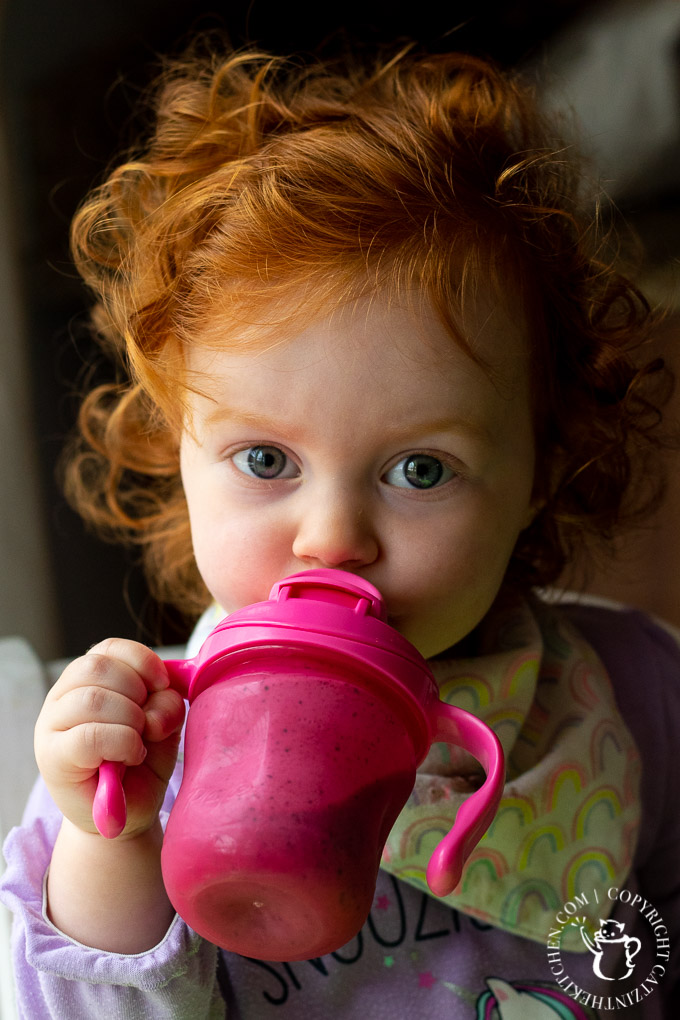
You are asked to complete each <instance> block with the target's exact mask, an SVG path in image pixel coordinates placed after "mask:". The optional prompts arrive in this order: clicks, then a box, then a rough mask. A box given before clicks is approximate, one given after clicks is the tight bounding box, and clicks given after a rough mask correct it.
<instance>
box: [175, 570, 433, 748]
mask: <svg viewBox="0 0 680 1020" xmlns="http://www.w3.org/2000/svg"><path fill="white" fill-rule="evenodd" d="M272 646H273V647H276V648H277V649H283V648H295V649H296V650H298V651H303V650H304V652H305V653H306V654H313V655H315V656H316V657H317V658H321V659H323V660H325V661H326V662H328V661H331V662H333V661H337V662H338V664H339V663H344V664H345V665H347V663H348V661H349V662H351V664H353V666H354V668H355V669H356V670H358V671H359V673H361V674H362V675H366V674H367V673H369V674H370V675H372V676H376V675H377V676H382V677H383V678H384V679H385V680H386V681H387V682H388V683H389V685H390V688H391V690H392V692H393V693H394V694H396V695H397V696H400V697H401V699H402V700H403V699H405V700H406V701H407V702H408V703H409V706H410V708H411V709H413V708H414V707H415V708H420V709H421V711H422V710H425V711H427V709H428V708H429V706H430V703H431V702H432V701H433V700H434V699H438V692H437V687H436V683H435V681H434V678H433V676H432V673H431V671H430V668H429V666H428V665H427V663H426V661H425V659H424V658H423V657H422V655H421V654H420V652H418V650H417V649H416V648H414V646H413V645H412V644H411V643H410V641H408V640H407V639H406V638H405V637H403V636H402V635H401V634H399V633H398V631H396V630H395V629H394V628H393V627H391V626H390V625H389V624H388V623H387V612H386V608H385V602H384V600H383V597H382V595H381V594H380V592H379V591H378V589H377V588H376V587H374V585H372V584H371V583H370V582H369V581H366V580H365V579H364V578H362V577H358V576H357V575H356V574H350V573H348V572H347V571H344V570H326V569H315V570H304V571H301V572H300V573H297V574H292V575H290V576H289V577H285V578H283V579H282V580H280V581H277V582H276V584H275V585H274V587H273V588H272V590H271V593H270V597H269V600H268V601H267V602H256V603H253V604H252V605H249V606H245V607H244V608H243V609H240V610H237V611H236V612H234V613H232V614H231V615H229V616H227V617H226V618H225V619H224V620H223V621H222V622H221V623H219V624H218V625H217V627H215V629H214V630H213V631H212V633H211V634H210V635H209V636H208V637H207V638H206V640H205V642H204V643H203V646H202V647H201V650H200V652H199V653H198V655H197V656H196V657H195V658H194V659H193V660H189V661H188V664H187V665H188V669H187V681H188V682H187V697H188V699H189V701H193V699H194V698H195V697H197V696H198V694H200V693H201V691H203V690H205V689H206V688H207V687H209V686H211V685H212V684H213V683H215V682H219V681H220V680H222V679H224V677H225V672H224V670H225V666H226V665H228V663H227V662H226V661H225V660H227V659H228V658H229V657H232V658H233V664H234V668H235V669H236V668H237V667H238V663H239V662H240V661H243V660H244V657H252V656H253V655H254V654H257V649H258V648H260V649H262V650H264V649H270V648H272ZM423 740H424V741H425V740H426V737H425V733H423Z"/></svg>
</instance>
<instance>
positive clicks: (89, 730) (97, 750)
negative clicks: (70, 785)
mask: <svg viewBox="0 0 680 1020" xmlns="http://www.w3.org/2000/svg"><path fill="white" fill-rule="evenodd" d="M50 745H51V754H50V756H49V761H50V763H51V764H50V768H49V769H48V771H55V772H60V773H62V774H65V775H66V774H69V773H70V774H71V775H72V776H74V775H76V774H78V773H80V774H83V773H87V774H89V775H92V774H93V773H94V772H95V771H96V770H97V769H98V768H99V766H100V765H101V763H102V762H103V761H116V762H121V763H122V764H124V765H128V766H134V765H141V763H142V762H143V761H144V759H145V758H146V747H145V746H144V742H143V740H142V737H141V734H140V733H139V732H138V731H137V730H136V729H134V727H131V726H121V725H120V724H118V723H101V722H88V723H83V724H82V725H80V726H74V727H73V728H72V729H69V730H66V731H65V732H63V733H59V734H54V735H53V737H52V740H51V741H50Z"/></svg>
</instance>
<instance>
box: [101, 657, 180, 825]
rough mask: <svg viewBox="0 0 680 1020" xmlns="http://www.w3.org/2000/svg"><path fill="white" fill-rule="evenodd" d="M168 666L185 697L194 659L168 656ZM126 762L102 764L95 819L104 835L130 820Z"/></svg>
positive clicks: (174, 683)
mask: <svg viewBox="0 0 680 1020" xmlns="http://www.w3.org/2000/svg"><path fill="white" fill-rule="evenodd" d="M165 668H166V670H167V671H168V676H169V677H170V683H171V685H172V686H173V687H174V688H175V690H176V691H179V693H180V694H181V695H182V697H184V698H186V696H187V691H188V687H189V683H190V681H191V678H192V676H193V674H194V672H195V665H194V662H193V659H166V660H165ZM124 775H125V765H123V763H122V762H119V761H103V762H102V763H101V765H100V766H99V779H98V780H97V790H96V792H95V795H94V800H93V802H92V820H93V822H94V824H95V826H96V827H97V831H98V832H99V833H100V835H102V836H104V838H105V839H115V838H116V836H120V834H121V832H122V831H123V829H124V828H125V823H126V821H127V808H126V804H125V791H124V790H123V776H124Z"/></svg>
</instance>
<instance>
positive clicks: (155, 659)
mask: <svg viewBox="0 0 680 1020" xmlns="http://www.w3.org/2000/svg"><path fill="white" fill-rule="evenodd" d="M88 656H92V657H100V656H103V657H104V659H105V660H113V661H114V662H119V663H124V664H125V665H126V666H129V668H130V669H132V670H133V671H134V672H135V673H136V674H137V675H138V676H139V678H140V679H141V681H142V682H143V683H144V685H145V687H146V689H147V691H162V690H165V688H166V687H168V686H169V684H170V679H169V677H168V672H167V670H166V668H165V664H164V663H163V660H162V659H161V658H160V656H158V655H156V653H155V652H154V651H152V650H151V648H148V647H147V646H146V645H143V644H141V642H139V641H130V640H128V639H127V638H105V639H104V641H99V642H98V643H97V644H96V645H93V646H92V648H90V650H89V651H88V652H87V654H86V655H85V656H84V658H88ZM100 668H101V669H103V671H104V672H106V669H107V666H106V664H100Z"/></svg>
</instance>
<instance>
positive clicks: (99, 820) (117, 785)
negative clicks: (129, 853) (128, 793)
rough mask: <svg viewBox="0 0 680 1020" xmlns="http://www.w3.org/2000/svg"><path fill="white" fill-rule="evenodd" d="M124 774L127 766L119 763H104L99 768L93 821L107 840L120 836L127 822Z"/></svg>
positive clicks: (93, 804)
mask: <svg viewBox="0 0 680 1020" xmlns="http://www.w3.org/2000/svg"><path fill="white" fill-rule="evenodd" d="M124 772H125V766H124V765H123V764H122V762H118V761H103V762H102V763H101V765H100V766H99V780H98V782H97V792H96V793H95V795H94V801H93V802H92V820H93V821H94V824H95V825H96V826H97V829H98V831H99V832H100V833H101V835H102V836H104V837H105V838H106V839H115V838H116V836H120V834H121V832H122V831H123V829H124V828H125V823H126V821H127V807H126V804H125V791H124V790H123V774H124Z"/></svg>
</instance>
